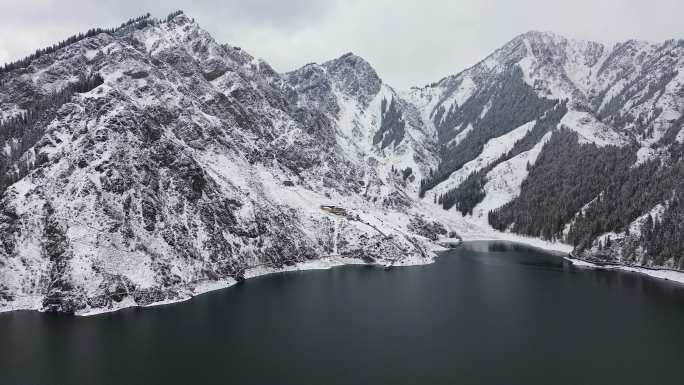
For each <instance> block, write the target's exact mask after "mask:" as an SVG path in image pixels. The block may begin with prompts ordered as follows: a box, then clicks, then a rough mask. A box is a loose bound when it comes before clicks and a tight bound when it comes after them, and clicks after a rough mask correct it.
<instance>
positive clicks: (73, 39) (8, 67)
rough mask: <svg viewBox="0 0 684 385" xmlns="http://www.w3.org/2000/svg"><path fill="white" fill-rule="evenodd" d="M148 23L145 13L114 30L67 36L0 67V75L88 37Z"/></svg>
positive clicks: (148, 17)
mask: <svg viewBox="0 0 684 385" xmlns="http://www.w3.org/2000/svg"><path fill="white" fill-rule="evenodd" d="M149 22H152V21H151V20H150V14H149V13H147V14H145V15H143V16H139V17H136V18H133V19H130V20H128V21H126V22H124V23H122V24H121V25H120V26H119V27H116V28H92V29H90V30H88V32H86V33H79V34H78V35H73V36H69V37H68V38H66V39H65V40H63V41H61V42H59V43H57V44H53V45H52V46H50V47H46V48H41V49H38V50H36V52H34V53H32V54H31V55H29V56H26V57H25V58H23V59H19V60H17V61H14V62H11V63H6V64H5V65H4V66H3V67H0V74H1V73H4V72H9V71H13V70H15V69H19V68H26V67H28V66H29V65H30V64H31V63H32V62H33V61H34V60H36V59H38V58H39V57H41V56H43V55H47V54H50V53H53V52H55V51H57V50H59V49H61V48H64V47H66V46H69V45H71V44H74V43H76V42H79V41H81V40H83V39H86V38H88V37H93V36H97V35H99V34H101V33H114V32H116V31H118V30H120V29H122V28H125V27H128V26H130V25H133V24H136V25H141V26H142V25H147V23H149Z"/></svg>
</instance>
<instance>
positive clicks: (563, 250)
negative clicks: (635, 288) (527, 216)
mask: <svg viewBox="0 0 684 385" xmlns="http://www.w3.org/2000/svg"><path fill="white" fill-rule="evenodd" d="M467 242H511V243H516V244H519V245H524V246H528V247H532V248H536V249H540V250H544V251H546V252H549V253H553V254H559V255H561V256H562V257H563V259H565V260H567V261H568V262H570V263H571V264H572V265H573V266H575V267H578V268H584V269H596V270H599V269H600V270H619V271H624V272H631V273H637V274H643V275H647V276H649V277H651V278H654V279H659V280H663V281H668V282H673V283H677V284H683V285H684V272H682V271H676V270H670V269H649V268H642V267H635V266H621V265H603V266H602V265H597V264H594V263H591V262H587V261H584V260H581V259H577V258H573V257H572V252H571V251H572V246H570V245H566V244H563V243H559V242H556V243H551V242H548V241H544V240H541V239H538V238H531V237H523V236H519V235H516V234H511V233H498V234H492V235H489V234H488V235H483V236H470V237H469V236H464V237H463V238H462V241H461V244H463V243H467ZM430 251H431V253H432V256H431V257H430V258H422V257H417V258H407V259H405V260H402V261H399V262H397V263H390V261H385V262H384V263H378V262H375V263H367V262H365V261H363V259H360V258H358V259H357V258H348V257H342V256H326V257H322V258H320V259H316V260H311V261H305V262H299V263H296V264H294V265H292V266H284V267H282V268H274V267H268V266H265V265H261V266H255V267H252V268H248V269H246V270H245V279H247V280H249V279H251V278H258V277H264V276H268V275H271V274H279V273H292V272H298V271H314V270H330V269H333V268H335V267H341V266H353V265H357V266H370V267H377V268H388V267H391V268H395V267H397V268H401V267H412V266H425V265H430V264H432V263H434V262H435V258H439V257H441V255H442V254H443V253H444V252H448V251H449V248H445V247H442V246H440V245H439V244H437V243H435V247H433V248H431V249H430ZM237 284H238V281H236V280H234V279H228V280H225V281H209V280H206V281H200V282H197V285H196V286H193V287H192V288H187V289H186V291H184V292H183V293H182V297H180V298H175V299H165V300H162V301H159V302H153V303H150V304H147V305H139V304H137V303H135V302H134V301H133V299H132V298H131V297H127V298H124V299H123V300H122V301H121V302H120V303H118V304H117V305H120V306H117V307H113V308H107V309H86V310H84V311H81V312H76V313H74V314H73V316H75V317H83V318H86V317H94V316H98V315H103V314H108V313H115V312H118V311H121V310H125V309H146V308H153V307H159V306H166V305H172V304H177V303H182V302H186V301H189V300H191V299H193V298H194V297H197V296H200V295H203V294H207V293H210V292H214V291H217V290H222V289H227V288H230V287H232V286H235V285H237ZM26 298H27V299H28V300H26V301H22V302H21V303H20V304H19V305H18V306H16V307H9V308H6V309H0V316H2V314H3V313H9V312H14V311H36V312H40V313H44V311H42V310H41V309H40V308H37V307H36V305H39V304H40V303H42V297H41V296H27V297H26Z"/></svg>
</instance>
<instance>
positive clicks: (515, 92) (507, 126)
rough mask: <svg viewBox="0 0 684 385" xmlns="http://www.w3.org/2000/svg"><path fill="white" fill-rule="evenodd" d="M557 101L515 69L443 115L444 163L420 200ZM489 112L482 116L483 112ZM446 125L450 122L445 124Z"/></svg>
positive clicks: (433, 173)
mask: <svg viewBox="0 0 684 385" xmlns="http://www.w3.org/2000/svg"><path fill="white" fill-rule="evenodd" d="M555 103H556V101H554V100H549V99H544V98H540V97H539V96H537V93H536V92H535V91H534V89H533V88H532V87H530V86H529V85H528V84H527V83H525V81H524V80H523V74H522V70H521V69H520V68H519V67H517V66H516V67H514V68H512V69H511V70H509V71H508V72H506V73H505V74H504V75H503V76H502V78H501V79H500V81H498V82H496V83H494V84H493V85H492V86H491V87H489V88H487V89H485V90H483V91H479V92H478V93H477V94H476V95H473V97H471V98H470V99H468V100H467V101H466V102H465V103H464V104H463V105H462V106H460V107H459V106H455V107H453V108H452V110H450V111H449V113H448V114H447V115H446V116H445V117H444V116H442V115H443V114H444V111H443V110H441V111H439V110H438V111H437V113H436V115H435V116H434V118H433V119H434V120H435V124H436V126H438V129H439V135H440V142H441V143H443V144H444V145H443V147H442V149H441V158H442V161H441V163H440V165H439V166H438V167H437V170H433V171H431V172H430V174H429V175H428V177H426V178H424V179H422V180H421V182H420V197H421V198H422V197H424V196H425V193H426V192H427V191H429V190H431V189H432V188H434V187H435V186H436V185H438V184H439V183H441V182H443V181H444V180H446V179H447V178H448V177H449V176H450V175H451V173H453V172H454V171H456V170H458V169H460V168H461V167H463V165H465V164H466V163H467V162H469V161H471V160H473V159H475V158H476V157H477V156H478V155H479V154H480V153H481V152H482V149H483V148H484V145H485V144H486V143H487V142H488V141H489V140H490V139H493V138H496V137H498V136H501V135H504V134H506V133H508V132H509V131H511V130H513V129H515V128H517V127H520V126H521V125H523V124H525V123H527V122H529V121H531V120H534V119H535V118H537V117H538V116H540V115H541V114H542V113H543V112H544V111H546V110H548V109H550V108H552V107H553V106H554V104H555ZM485 108H488V110H487V112H486V113H485V114H484V115H483V114H482V112H483V111H484V109H485ZM444 122H447V123H446V124H445V123H444ZM469 124H472V125H473V130H472V131H471V132H470V133H469V134H468V135H467V136H466V137H465V139H463V140H462V141H461V142H460V143H459V144H458V145H456V146H449V145H448V142H449V141H450V140H451V139H453V137H454V132H457V131H454V127H459V126H460V127H466V126H468V125H469Z"/></svg>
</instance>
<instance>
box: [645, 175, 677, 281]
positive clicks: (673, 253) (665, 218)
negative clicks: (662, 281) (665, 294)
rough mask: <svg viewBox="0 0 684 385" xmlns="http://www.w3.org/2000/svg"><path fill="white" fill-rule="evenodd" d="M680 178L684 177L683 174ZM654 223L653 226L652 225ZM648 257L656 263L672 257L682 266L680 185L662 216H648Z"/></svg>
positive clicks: (661, 262) (646, 244) (646, 230)
mask: <svg viewBox="0 0 684 385" xmlns="http://www.w3.org/2000/svg"><path fill="white" fill-rule="evenodd" d="M680 178H684V175H681V176H680ZM680 180H681V179H680ZM651 224H652V227H651ZM641 237H642V239H643V244H644V247H645V248H646V258H648V259H650V260H651V261H653V263H655V264H656V265H662V264H663V262H665V261H666V260H668V259H670V258H672V259H674V262H675V266H677V267H679V268H682V267H683V266H684V264H683V263H682V262H683V261H682V258H683V257H684V190H683V189H682V188H681V186H679V187H678V188H677V190H676V191H675V193H674V194H673V196H672V198H671V200H670V201H669V202H668V205H667V209H666V210H665V212H664V213H663V215H662V217H660V218H656V219H653V218H652V217H651V216H648V217H647V221H646V225H645V226H644V229H643V231H642V234H641Z"/></svg>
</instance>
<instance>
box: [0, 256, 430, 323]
mask: <svg viewBox="0 0 684 385" xmlns="http://www.w3.org/2000/svg"><path fill="white" fill-rule="evenodd" d="M436 257H438V255H437V254H436V253H435V254H434V255H433V256H432V257H431V258H407V259H405V260H402V261H399V262H397V263H392V264H390V263H389V262H386V263H378V262H375V263H367V262H365V261H363V259H360V258H348V257H341V256H326V257H323V258H320V259H316V260H311V261H305V262H299V263H296V264H294V265H292V266H284V267H283V268H274V267H267V266H264V265H262V266H256V267H252V268H248V269H246V270H245V279H246V280H249V279H252V278H258V277H264V276H268V275H272V274H279V273H294V272H300V271H315V270H330V269H333V268H336V267H342V266H354V265H357V266H370V267H376V268H387V267H388V266H391V267H392V268H395V267H397V268H400V267H412V266H425V265H430V264H432V263H434V262H435V258H436ZM237 284H238V281H236V280H234V279H228V280H226V281H208V280H207V281H200V282H199V283H198V284H197V285H196V286H194V287H192V288H188V289H186V291H184V292H183V296H182V297H180V298H175V299H165V300H162V301H159V302H153V303H150V304H147V305H140V304H137V303H135V302H134V301H133V299H132V298H131V297H126V298H124V299H123V300H122V301H121V302H119V303H118V304H117V305H119V306H117V307H113V308H97V309H90V308H87V309H85V310H84V311H80V312H76V313H74V314H71V315H72V316H74V317H83V318H86V317H94V316H98V315H103V314H109V313H116V312H118V311H121V310H125V309H146V308H154V307H160V306H166V305H173V304H177V303H182V302H186V301H190V300H192V299H193V298H194V297H197V296H200V295H203V294H207V293H210V292H214V291H217V290H222V289H228V288H230V287H233V286H235V285H237ZM25 298H26V299H27V300H25V301H21V302H20V304H19V305H18V306H16V307H8V308H4V309H2V308H0V316H2V314H3V313H10V312H15V311H35V312H39V313H46V312H45V311H43V310H41V309H40V308H39V307H38V306H40V304H41V303H42V297H41V296H26V297H25Z"/></svg>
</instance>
